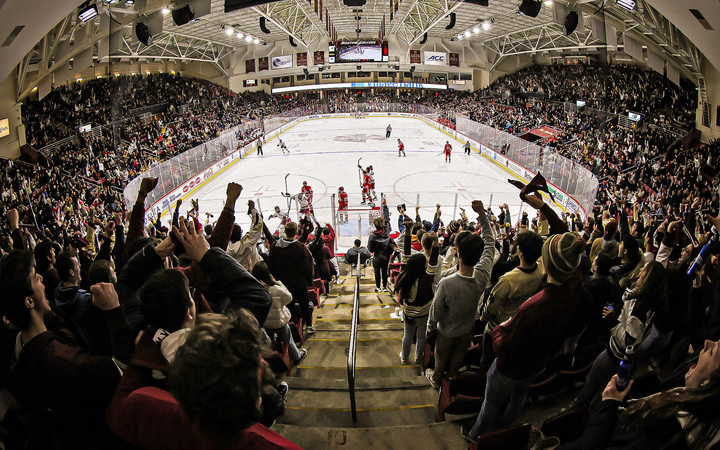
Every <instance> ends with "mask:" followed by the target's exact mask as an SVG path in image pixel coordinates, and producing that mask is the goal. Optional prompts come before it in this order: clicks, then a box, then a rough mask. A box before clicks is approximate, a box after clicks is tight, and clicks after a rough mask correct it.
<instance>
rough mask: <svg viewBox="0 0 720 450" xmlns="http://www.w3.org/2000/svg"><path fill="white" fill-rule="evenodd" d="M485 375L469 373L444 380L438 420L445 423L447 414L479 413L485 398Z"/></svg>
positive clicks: (439, 401)
mask: <svg viewBox="0 0 720 450" xmlns="http://www.w3.org/2000/svg"><path fill="white" fill-rule="evenodd" d="M485 381H486V379H485V374H484V373H469V374H463V375H460V376H457V377H453V378H450V379H449V380H446V379H443V380H442V388H441V389H440V398H439V400H438V418H439V420H440V422H444V421H445V414H455V415H462V414H470V413H477V412H479V411H480V408H481V407H482V404H483V400H484V398H485Z"/></svg>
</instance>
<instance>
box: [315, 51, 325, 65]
mask: <svg viewBox="0 0 720 450" xmlns="http://www.w3.org/2000/svg"><path fill="white" fill-rule="evenodd" d="M313 59H314V63H315V65H316V66H322V65H323V64H325V52H324V51H323V50H318V51H316V52H315V54H314V58H313Z"/></svg>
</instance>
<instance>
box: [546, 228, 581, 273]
mask: <svg viewBox="0 0 720 450" xmlns="http://www.w3.org/2000/svg"><path fill="white" fill-rule="evenodd" d="M584 250H585V239H583V238H582V237H581V236H580V235H579V234H578V233H577V232H574V231H573V232H571V233H564V234H555V235H553V236H550V238H548V240H546V241H545V243H544V244H543V247H542V260H543V265H544V266H545V271H546V272H547V273H548V274H549V275H550V276H552V277H553V279H554V280H555V281H558V282H560V283H564V282H566V281H567V280H569V279H570V277H571V276H572V274H573V272H574V271H575V269H576V268H577V267H578V265H579V264H580V255H581V254H582V253H583V251H584Z"/></svg>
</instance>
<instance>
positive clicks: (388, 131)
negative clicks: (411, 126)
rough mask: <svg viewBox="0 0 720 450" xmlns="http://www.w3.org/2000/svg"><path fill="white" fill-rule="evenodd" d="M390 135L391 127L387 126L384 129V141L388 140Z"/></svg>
mask: <svg viewBox="0 0 720 450" xmlns="http://www.w3.org/2000/svg"><path fill="white" fill-rule="evenodd" d="M390 133H392V127H391V126H390V124H388V126H387V128H385V139H390Z"/></svg>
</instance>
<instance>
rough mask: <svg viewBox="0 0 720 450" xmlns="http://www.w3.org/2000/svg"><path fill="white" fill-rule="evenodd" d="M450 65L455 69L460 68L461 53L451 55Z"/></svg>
mask: <svg viewBox="0 0 720 450" xmlns="http://www.w3.org/2000/svg"><path fill="white" fill-rule="evenodd" d="M450 65H451V66H455V67H460V54H459V53H450Z"/></svg>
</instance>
